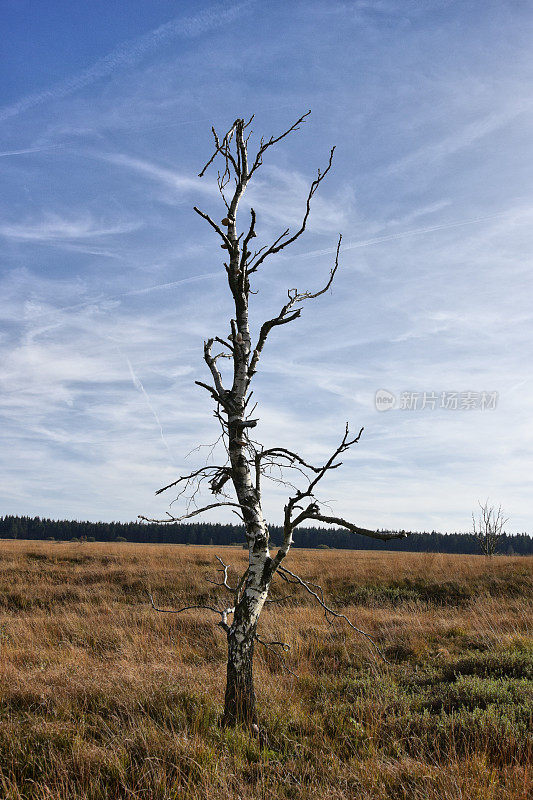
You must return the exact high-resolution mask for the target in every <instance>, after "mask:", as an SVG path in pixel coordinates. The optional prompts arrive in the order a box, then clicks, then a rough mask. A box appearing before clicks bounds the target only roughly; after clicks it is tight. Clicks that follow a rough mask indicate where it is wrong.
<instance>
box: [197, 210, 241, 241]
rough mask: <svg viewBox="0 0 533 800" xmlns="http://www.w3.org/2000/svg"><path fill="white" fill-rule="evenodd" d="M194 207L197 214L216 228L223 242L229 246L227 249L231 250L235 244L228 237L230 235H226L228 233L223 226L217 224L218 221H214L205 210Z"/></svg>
mask: <svg viewBox="0 0 533 800" xmlns="http://www.w3.org/2000/svg"><path fill="white" fill-rule="evenodd" d="M193 208H194V210H195V211H196V213H197V214H199V215H200V216H201V217H202V218H203V219H205V220H206V221H207V222H209V224H210V225H211V227H212V228H213V229H214V230H215V231H216V232H217V233H218V235H219V236H220V237H221V239H222V241H223V242H224V244H225V245H226V246H227V249H228V250H231V248H232V246H233V245H232V243H231V241H230V240H229V239H228V237H227V236H226V234H225V233H224V231H223V230H222V228H220V227H219V226H218V225H217V224H216V222H214V221H213V220H212V219H211V217H210V216H209V214H206V213H205V211H200V209H199V208H198V207H197V206H193Z"/></svg>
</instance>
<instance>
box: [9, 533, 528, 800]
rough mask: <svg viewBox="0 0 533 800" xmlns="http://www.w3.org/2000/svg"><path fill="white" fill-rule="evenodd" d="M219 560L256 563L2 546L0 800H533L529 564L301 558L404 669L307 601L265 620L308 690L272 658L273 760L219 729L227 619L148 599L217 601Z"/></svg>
mask: <svg viewBox="0 0 533 800" xmlns="http://www.w3.org/2000/svg"><path fill="white" fill-rule="evenodd" d="M215 552H216V553H218V554H219V555H221V556H222V557H223V558H224V560H225V561H226V562H228V563H231V564H233V565H234V567H236V568H237V567H242V565H243V564H244V562H245V558H246V554H245V553H244V552H243V551H242V550H241V549H239V548H230V547H228V548H216V549H215V548H208V547H189V546H176V545H174V546H149V545H129V544H70V543H69V544H65V543H36V542H5V541H4V542H3V543H2V549H1V554H0V670H1V677H2V680H1V683H0V692H1V701H0V768H1V769H0V797H2V798H6V800H7V799H11V798H13V799H15V798H17V799H19V798H36V799H37V798H38V799H39V800H45V798H48V800H50V798H53V799H54V800H55V798H58V799H59V798H61V800H63V799H64V800H66V799H67V798H69V800H78V799H81V798H84V799H86V800H89V799H90V800H97V799H98V800H100V799H102V800H103V798H147V800H148V798H150V799H151V798H154V799H155V800H158V799H159V798H161V799H162V798H165V799H166V798H191V799H192V798H210V799H211V800H218V798H223V797H224V798H226V797H241V798H243V800H244V799H245V798H263V797H264V798H341V800H342V798H380V799H381V798H390V799H391V800H392V798H406V800H407V798H409V800H411V798H416V799H419V800H426V798H427V799H428V800H437V799H438V800H441V799H442V798H445V799H446V798H457V800H459V798H463V799H464V800H472V799H473V798H479V800H481V799H482V798H483V800H485V799H487V800H500V798H503V799H504V800H505V799H506V798H508V799H509V800H511V798H512V799H513V800H515V799H516V800H518V799H519V798H520V799H523V800H526V798H527V797H528V796H529V791H530V789H531V786H530V783H529V781H530V777H529V776H530V766H531V755H532V749H533V747H532V745H533V740H532V713H533V692H532V686H533V640H532V620H533V613H532V611H533V602H532V600H533V595H532V585H533V584H532V572H533V570H532V567H533V559H530V558H519V557H497V558H494V559H486V558H483V557H473V556H453V555H435V554H432V555H423V554H409V553H401V554H400V553H396V554H395V553H380V552H361V551H355V552H346V551H298V550H294V551H293V552H292V553H291V554H290V556H289V558H288V560H287V566H289V568H290V569H292V570H294V571H297V572H299V573H300V574H301V575H302V576H304V577H306V578H308V579H309V580H311V581H314V582H319V583H321V584H322V585H323V587H324V589H325V592H326V595H327V597H328V600H329V601H331V602H332V603H333V604H337V605H338V606H339V607H340V608H342V610H343V612H344V613H346V614H347V615H348V616H349V618H350V619H353V621H354V623H355V624H356V625H357V626H358V627H361V628H364V629H365V630H366V631H368V633H369V634H371V635H372V636H373V637H374V638H375V641H376V642H377V643H378V644H379V646H380V648H381V649H382V650H383V651H384V652H385V653H386V655H387V658H388V660H389V661H390V662H391V663H388V664H387V663H384V662H383V661H381V660H379V659H378V658H377V657H376V655H375V652H374V651H373V650H372V647H371V646H370V645H369V643H368V642H367V641H366V640H365V639H364V638H362V637H358V636H357V634H355V633H354V632H353V631H352V630H350V629H349V628H348V627H347V626H345V625H343V624H342V623H341V622H339V623H336V624H335V627H331V626H330V625H329V624H328V623H327V621H326V620H325V619H324V616H323V614H322V613H321V611H320V609H319V608H318V607H316V606H315V605H313V600H312V598H310V597H309V596H308V595H306V594H305V593H302V592H301V591H299V590H297V591H296V592H295V593H294V596H292V597H290V598H289V599H288V600H286V601H285V602H284V603H283V604H281V605H273V606H270V607H268V608H267V609H266V610H265V612H264V614H263V616H262V618H261V627H262V633H263V634H264V636H265V638H275V639H282V640H284V641H287V642H289V643H290V644H291V645H292V649H291V652H290V653H289V655H288V657H287V665H288V666H289V667H290V668H291V670H293V671H294V672H296V673H297V674H298V678H295V677H293V676H292V675H290V674H289V673H287V672H286V671H284V669H283V666H282V664H281V663H280V661H279V660H278V659H277V658H276V657H275V656H274V655H273V654H272V653H269V652H267V651H264V650H262V649H261V648H260V647H258V649H257V659H256V661H257V667H256V683H257V689H258V696H259V702H260V708H261V711H262V721H263V724H264V725H265V728H266V730H267V731H268V741H267V743H266V745H265V746H264V747H262V748H261V747H260V745H259V743H258V741H257V740H256V739H253V738H250V737H249V736H248V734H247V733H246V732H244V731H239V730H237V731H231V730H223V729H221V728H220V727H219V725H218V717H219V713H220V709H221V704H222V698H223V690H224V677H225V639H224V634H223V632H222V631H221V630H220V629H219V628H217V627H216V625H215V623H216V621H217V619H216V617H215V618H211V617H210V616H209V614H208V613H204V612H198V611H192V612H187V613H186V614H183V615H179V616H175V615H171V614H158V613H156V612H154V611H153V610H152V609H151V607H150V603H149V599H148V595H149V593H150V592H152V593H153V594H154V597H155V599H156V600H157V602H158V603H159V604H160V605H163V606H167V607H179V606H180V605H182V604H186V603H198V602H202V603H204V602H209V603H216V602H218V600H217V598H220V599H221V600H222V598H223V595H221V594H220V592H221V591H224V590H220V589H217V588H216V587H214V586H213V585H211V584H209V583H208V582H206V581H205V578H206V577H211V578H214V577H215V570H216V566H217V564H216V562H215V560H214V554H215ZM233 576H234V575H233ZM230 577H231V574H230ZM288 590H289V589H288V587H287V586H286V585H285V584H283V583H281V582H280V583H279V584H276V586H275V587H274V590H273V593H274V596H278V597H282V596H283V595H285V594H287V592H288ZM291 594H293V590H292V587H291ZM213 617H214V615H213Z"/></svg>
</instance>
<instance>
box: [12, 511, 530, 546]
mask: <svg viewBox="0 0 533 800" xmlns="http://www.w3.org/2000/svg"><path fill="white" fill-rule="evenodd" d="M270 532H271V539H272V542H273V544H274V545H279V544H280V543H281V541H282V538H283V536H282V530H281V528H279V527H277V526H275V525H274V526H271V527H270ZM0 538H1V539H40V540H47V539H48V540H52V539H54V540H56V541H61V542H65V541H71V540H80V541H96V542H117V541H128V542H138V543H151V544H208V545H209V544H211V545H231V544H233V545H241V544H242V543H243V542H244V530H243V527H242V526H241V525H232V524H231V523H212V522H189V523H180V524H171V525H156V524H150V523H144V522H79V521H77V520H52V519H44V518H41V517H16V516H5V517H0ZM294 540H295V546H296V547H309V548H326V547H331V548H337V549H343V550H397V551H402V552H418V553H465V554H467V553H472V554H476V553H479V547H478V544H477V542H476V540H475V538H474V537H473V536H472V534H468V533H437V532H436V531H431V532H430V533H428V532H426V531H424V532H423V533H412V534H411V535H410V536H408V537H407V538H406V539H393V540H391V541H388V542H380V541H378V540H376V539H366V538H365V539H363V538H362V537H358V536H356V535H354V534H351V533H348V532H347V531H343V530H338V529H334V528H298V529H297V530H296V531H295V534H294ZM498 552H500V553H503V554H504V555H533V537H532V536H530V535H529V534H527V533H517V534H512V535H509V534H505V535H504V536H503V537H502V539H501V540H500V542H499V548H498Z"/></svg>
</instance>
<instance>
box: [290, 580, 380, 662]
mask: <svg viewBox="0 0 533 800" xmlns="http://www.w3.org/2000/svg"><path fill="white" fill-rule="evenodd" d="M279 572H280V574H281V576H282V577H283V576H285V580H287V583H298V584H299V585H300V586H303V588H304V589H305V590H306V592H308V593H309V594H310V595H312V596H313V597H314V598H315V600H316V601H317V603H318V604H319V605H320V606H322V608H323V609H324V616H325V617H326V619H327V620H328V622H330V620H329V618H328V614H330V615H331V616H332V617H337V618H338V619H343V620H344V621H345V622H347V623H348V625H349V626H350V628H352V630H354V631H355V632H356V633H360V634H361V636H364V637H365V638H366V639H367V640H368V641H369V642H370V644H371V645H372V647H373V648H374V649H375V650H376V652H378V653H379V655H380V656H381V658H382V659H383V661H385V662H386V663H387V664H390V661H388V659H387V658H386V657H385V655H384V653H383V651H382V650H381V648H380V647H379V646H378V645H377V644H376V642H375V641H374V639H373V638H372V637H371V636H370V634H368V633H366V631H363V630H361V628H357V627H356V626H355V625H354V624H353V622H351V620H349V619H348V617H347V616H346V614H341V613H340V612H339V611H335V610H334V609H333V608H331V606H328V605H326V603H325V602H324V593H323V590H322V587H321V586H320V587H318V588H319V590H320V596H319V594H318V593H317V592H314V591H313V589H311V586H310V585H309V583H307V582H306V581H304V580H303V578H300V576H299V575H297V574H296V573H295V572H291V571H290V570H289V569H287V568H286V567H279ZM287 575H290V577H291V578H293V580H292V581H290V580H289V579H287V577H286V576H287Z"/></svg>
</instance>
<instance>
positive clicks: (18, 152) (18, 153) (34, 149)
mask: <svg viewBox="0 0 533 800" xmlns="http://www.w3.org/2000/svg"><path fill="white" fill-rule="evenodd" d="M0 114H1V112H0ZM61 146H62V145H60V144H51V145H49V146H48V147H28V148H27V149H26V150H6V151H5V152H3V153H0V158H5V157H6V156H22V155H24V154H25V153H42V152H43V151H44V150H54V149H55V148H57V147H61Z"/></svg>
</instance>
